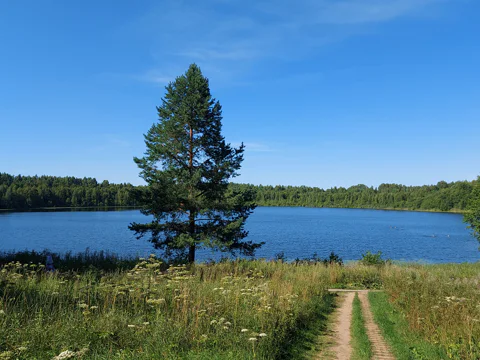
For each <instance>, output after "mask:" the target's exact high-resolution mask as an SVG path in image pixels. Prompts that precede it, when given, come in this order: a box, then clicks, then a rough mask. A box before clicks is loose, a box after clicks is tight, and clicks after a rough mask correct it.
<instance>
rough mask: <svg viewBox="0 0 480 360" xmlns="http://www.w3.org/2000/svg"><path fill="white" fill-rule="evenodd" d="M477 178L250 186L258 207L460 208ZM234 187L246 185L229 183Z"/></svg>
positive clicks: (466, 202)
mask: <svg viewBox="0 0 480 360" xmlns="http://www.w3.org/2000/svg"><path fill="white" fill-rule="evenodd" d="M476 182H477V181H457V182H451V183H447V182H445V181H440V182H439V183H437V184H436V185H424V186H405V185H397V184H382V185H380V186H379V187H378V188H375V187H367V186H365V185H356V186H351V187H349V188H344V187H339V188H337V187H334V188H331V189H327V190H323V189H320V188H316V187H307V186H262V185H260V186H254V188H255V189H256V191H257V197H256V202H257V204H258V205H260V206H308V207H332V208H333V207H335V208H370V209H409V210H438V211H455V210H460V211H461V210H464V209H465V208H466V206H467V204H468V202H469V198H470V195H471V193H472V189H473V187H474V185H475V183H476ZM232 186H233V187H236V188H237V189H238V190H241V189H242V188H244V187H246V186H252V185H242V184H232Z"/></svg>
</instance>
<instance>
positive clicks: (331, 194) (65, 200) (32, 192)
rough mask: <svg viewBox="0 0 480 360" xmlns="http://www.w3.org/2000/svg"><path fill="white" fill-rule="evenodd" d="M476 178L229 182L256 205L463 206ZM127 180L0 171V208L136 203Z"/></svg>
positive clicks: (104, 205) (350, 206)
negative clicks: (372, 183) (326, 185)
mask: <svg viewBox="0 0 480 360" xmlns="http://www.w3.org/2000/svg"><path fill="white" fill-rule="evenodd" d="M476 183H477V181H457V182H451V183H447V182H445V181H440V182H439V183H437V184H436V185H424V186H405V185H398V184H382V185H380V186H379V187H378V188H375V187H367V186H365V185H356V186H351V187H349V188H343V187H339V188H337V187H334V188H331V189H327V190H324V189H320V188H316V187H307V186H263V185H259V186H254V185H248V184H230V187H231V188H232V190H245V189H247V188H250V189H254V190H255V191H256V202H257V204H258V205H260V206H308V207H340V208H371V209H410V210H439V211H452V210H460V211H461V210H464V209H465V208H466V206H467V204H468V201H469V198H470V195H471V193H472V189H473V187H474V185H475V184H476ZM134 189H139V187H134V186H133V185H131V184H111V183H109V182H108V181H106V180H105V181H103V182H101V183H98V182H97V180H95V179H93V178H83V179H79V178H75V177H56V176H21V175H18V176H12V175H9V174H5V173H0V209H16V210H26V209H34V208H42V207H106V206H139V205H141V204H139V203H138V202H137V201H136V200H135V196H132V194H133V190H134Z"/></svg>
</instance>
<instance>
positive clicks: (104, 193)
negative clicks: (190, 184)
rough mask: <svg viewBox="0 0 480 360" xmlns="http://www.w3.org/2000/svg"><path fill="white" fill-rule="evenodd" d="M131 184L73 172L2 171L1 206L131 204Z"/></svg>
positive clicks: (0, 175)
mask: <svg viewBox="0 0 480 360" xmlns="http://www.w3.org/2000/svg"><path fill="white" fill-rule="evenodd" d="M133 188H134V187H133V186H132V185H130V184H110V183H109V182H108V181H103V182H101V183H98V182H97V180H95V179H92V178H83V179H78V178H74V177H71V176H68V177H56V176H22V175H18V176H12V175H9V174H5V173H0V209H22V210H23V209H34V208H42V207H84V206H132V205H135V203H134V200H133V199H131V198H130V193H131V191H132V189H133Z"/></svg>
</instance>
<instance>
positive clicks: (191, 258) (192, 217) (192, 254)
mask: <svg viewBox="0 0 480 360" xmlns="http://www.w3.org/2000/svg"><path fill="white" fill-rule="evenodd" d="M189 157H190V159H189V161H188V166H189V168H190V169H189V170H190V176H192V170H193V129H192V127H190V150H189ZM190 197H191V198H193V194H192V189H190ZM189 221H190V224H189V233H190V237H191V238H194V236H195V211H194V210H190V214H189ZM188 262H189V263H190V264H193V263H194V262H195V244H192V245H190V248H189V249H188Z"/></svg>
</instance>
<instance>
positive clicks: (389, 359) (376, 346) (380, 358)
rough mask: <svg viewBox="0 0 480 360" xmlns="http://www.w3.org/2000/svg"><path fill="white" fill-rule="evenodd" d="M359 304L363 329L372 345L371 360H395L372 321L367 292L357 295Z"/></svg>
mask: <svg viewBox="0 0 480 360" xmlns="http://www.w3.org/2000/svg"><path fill="white" fill-rule="evenodd" d="M358 297H359V298H360V302H361V304H362V313H363V318H364V320H365V328H366V330H367V335H368V338H369V339H370V342H371V343H372V352H373V356H372V359H375V360H395V357H394V356H393V354H392V352H391V351H390V347H389V346H388V344H387V343H386V342H385V339H384V338H383V335H382V333H381V332H380V328H379V327H378V325H377V323H376V322H375V320H374V319H373V314H372V310H371V309H370V302H369V301H368V291H362V292H359V293H358Z"/></svg>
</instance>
